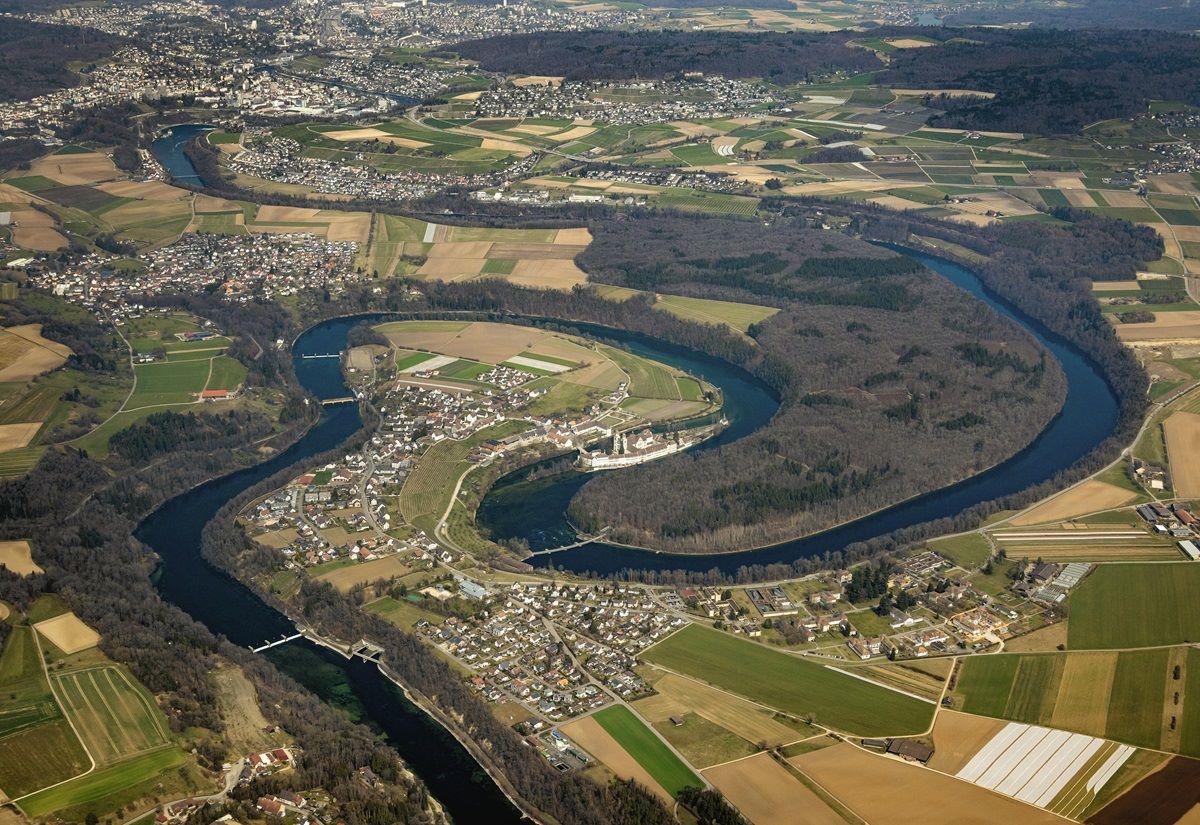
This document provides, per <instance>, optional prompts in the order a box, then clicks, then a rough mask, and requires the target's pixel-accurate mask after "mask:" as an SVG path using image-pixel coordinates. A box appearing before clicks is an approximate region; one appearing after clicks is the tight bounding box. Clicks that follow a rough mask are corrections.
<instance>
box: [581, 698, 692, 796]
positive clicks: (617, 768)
mask: <svg viewBox="0 0 1200 825" xmlns="http://www.w3.org/2000/svg"><path fill="white" fill-rule="evenodd" d="M560 730H562V732H563V733H564V734H565V735H566V736H569V737H570V738H571V739H572V740H573V741H575V742H576V743H578V744H579V746H580V747H582V748H583V749H584V750H586V751H587V752H588V753H590V754H591V755H592V756H594V757H596V759H598V760H600V762H602V763H604V765H605V766H607V767H608V769H609V770H611V771H612V772H613V773H615V774H616V775H617V776H619V777H621V778H622V779H633V780H636V781H637V782H639V783H640V784H642V785H645V786H646V788H647V789H648V790H649V791H650V792H651V793H653V794H655V795H656V796H658V797H659V798H660V799H662V800H663V801H664V802H666V803H668V804H671V803H672V802H673V798H672V796H671V794H670V793H668V792H667V790H666V789H665V788H663V786H662V785H660V784H659V783H658V780H657V779H655V778H654V777H653V776H652V775H651V774H650V772H649V771H648V770H646V768H644V767H643V766H642V765H641V763H639V762H638V761H637V760H636V759H634V758H633V756H632V755H630V753H629V752H628V751H626V750H625V749H624V748H622V747H621V745H620V743H619V742H617V740H616V739H614V738H613V736H612V734H610V733H609V732H608V731H607V730H605V729H604V728H603V727H601V726H600V723H599V722H597V721H596V718H595V715H592V716H585V717H583V718H582V719H576V720H575V721H574V722H568V723H567V724H565V725H563V726H562V727H561V728H560Z"/></svg>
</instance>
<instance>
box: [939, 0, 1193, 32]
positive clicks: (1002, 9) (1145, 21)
mask: <svg viewBox="0 0 1200 825" xmlns="http://www.w3.org/2000/svg"><path fill="white" fill-rule="evenodd" d="M942 21H943V23H945V25H947V26H1003V25H1006V24H1012V23H1028V24H1032V25H1033V26H1037V27H1039V28H1055V29H1092V28H1096V29H1100V28H1103V29H1159V30H1161V31H1196V30H1197V29H1200V7H1198V6H1197V5H1196V4H1195V3H1193V2H1192V0H1155V2H1153V3H1131V2H1129V0H1075V2H1073V3H1060V2H1055V1H1054V0H1010V2H1008V3H1004V4H1003V5H1001V4H989V5H982V6H976V7H974V8H963V9H955V10H953V11H951V12H950V13H949V14H947V15H946V16H945V17H944V18H943V19H942Z"/></svg>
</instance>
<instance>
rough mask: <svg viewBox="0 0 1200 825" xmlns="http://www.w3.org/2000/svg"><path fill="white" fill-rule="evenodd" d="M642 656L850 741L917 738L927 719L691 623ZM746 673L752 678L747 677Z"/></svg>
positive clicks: (862, 685) (861, 686) (864, 684)
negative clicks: (839, 733) (842, 734)
mask: <svg viewBox="0 0 1200 825" xmlns="http://www.w3.org/2000/svg"><path fill="white" fill-rule="evenodd" d="M644 658H645V659H646V660H647V661H650V662H653V663H655V664H658V665H662V666H663V667H666V668H669V669H671V670H674V671H677V672H679V673H683V674H685V675H688V676H692V677H694V678H697V679H702V680H704V681H706V682H708V683H710V684H712V685H714V686H716V687H719V688H722V689H724V690H728V691H729V692H731V693H736V694H739V695H741V696H744V697H746V698H748V699H752V700H754V701H756V702H760V703H762V704H764V705H767V706H768V707H773V708H777V709H778V710H781V711H785V712H787V713H792V714H795V715H797V716H800V717H802V718H807V719H811V720H813V721H815V722H817V723H818V724H821V725H825V726H828V727H832V728H835V729H837V730H843V731H846V732H847V733H853V734H856V735H864V736H875V735H883V734H891V735H898V736H899V735H905V734H915V733H920V732H921V731H923V730H925V729H926V728H927V727H928V725H929V721H930V719H931V718H932V716H933V704H932V703H929V702H923V701H921V700H919V699H914V698H912V697H911V696H906V695H904V694H902V693H898V692H896V691H894V690H890V689H888V688H886V687H883V686H881V685H875V684H872V683H870V682H868V681H864V680H862V679H858V678H855V677H853V676H850V675H847V674H845V673H839V672H838V671H836V670H833V669H831V668H828V667H825V666H824V665H820V664H817V663H816V662H812V661H807V660H805V659H802V658H800V657H797V656H790V655H788V654H785V653H780V652H777V651H774V650H771V649H770V648H767V647H764V646H763V645H760V644H756V643H754V642H750V641H745V640H742V639H738V638H736V637H734V636H731V635H729V634H727V633H722V632H720V631H717V630H710V629H708V628H704V627H700V626H699V625H689V626H688V627H686V628H684V629H683V630H681V631H679V632H678V633H675V634H674V635H672V636H671V637H669V638H668V639H666V640H664V641H662V642H660V643H658V644H657V645H655V646H654V647H652V648H650V649H649V650H647V651H646V653H645V657H644ZM747 674H754V678H753V679H748V678H747Z"/></svg>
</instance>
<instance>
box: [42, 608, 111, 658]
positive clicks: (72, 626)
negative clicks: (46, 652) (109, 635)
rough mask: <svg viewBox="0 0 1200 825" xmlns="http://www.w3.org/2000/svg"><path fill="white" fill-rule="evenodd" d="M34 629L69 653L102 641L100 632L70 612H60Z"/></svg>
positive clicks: (93, 645) (85, 648)
mask: <svg viewBox="0 0 1200 825" xmlns="http://www.w3.org/2000/svg"><path fill="white" fill-rule="evenodd" d="M33 629H34V630H36V631H37V632H38V634H39V635H40V636H41V637H42V638H43V639H45V640H46V641H48V642H50V643H51V644H52V645H54V646H55V647H57V648H58V649H59V650H61V651H62V652H63V653H66V654H68V655H70V654H72V653H78V652H79V651H81V650H87V649H88V648H91V647H95V646H96V645H97V644H99V643H100V634H99V633H97V632H96V631H95V630H92V629H91V628H90V627H88V626H87V625H86V624H84V623H83V621H82V620H81V619H80V618H79V617H78V616H76V615H75V614H74V613H70V612H67V613H60V614H58V615H57V616H54V617H53V618H50V619H45V620H44V621H40V622H37V623H36V624H34V626H33Z"/></svg>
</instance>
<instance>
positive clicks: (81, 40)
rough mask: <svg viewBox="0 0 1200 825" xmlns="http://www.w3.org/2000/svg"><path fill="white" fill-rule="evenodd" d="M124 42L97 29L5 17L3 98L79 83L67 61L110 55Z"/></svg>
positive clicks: (0, 66)
mask: <svg viewBox="0 0 1200 825" xmlns="http://www.w3.org/2000/svg"><path fill="white" fill-rule="evenodd" d="M123 42H124V40H123V39H122V38H120V37H117V36H116V35H111V34H105V33H104V32H100V31H96V30H95V29H85V28H81V27H79V26H52V25H49V24H46V23H34V22H32V21H29V20H18V19H15V18H11V17H9V18H6V19H5V20H4V25H3V26H0V77H3V78H4V81H3V82H2V83H0V100H28V99H29V98H31V97H36V96H38V95H43V94H46V93H47V92H52V91H54V90H55V89H69V88H72V87H74V86H77V85H79V78H78V76H77V75H76V74H75V73H74V72H73V71H71V70H70V69H69V68H67V65H68V64H70V63H83V64H88V63H91V62H93V61H95V60H100V59H102V58H105V57H108V56H109V55H110V54H112V53H113V52H114V51H115V50H116V48H117V47H118V46H120V45H121V44H122V43H123Z"/></svg>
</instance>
